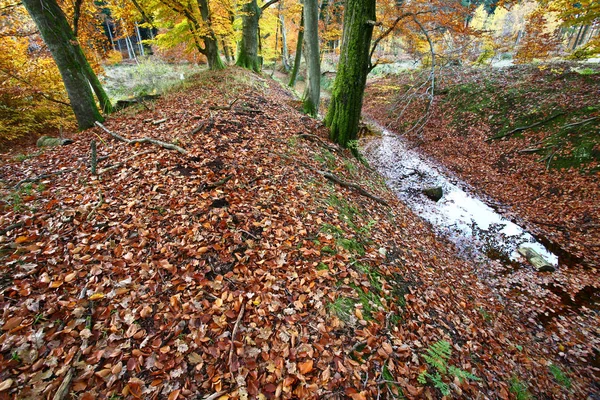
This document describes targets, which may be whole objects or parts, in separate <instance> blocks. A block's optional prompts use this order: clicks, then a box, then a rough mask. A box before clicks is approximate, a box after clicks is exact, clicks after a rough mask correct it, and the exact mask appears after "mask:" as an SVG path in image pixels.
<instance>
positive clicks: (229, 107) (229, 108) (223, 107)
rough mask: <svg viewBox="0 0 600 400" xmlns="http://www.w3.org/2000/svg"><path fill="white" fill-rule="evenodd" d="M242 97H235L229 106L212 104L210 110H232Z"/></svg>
mask: <svg viewBox="0 0 600 400" xmlns="http://www.w3.org/2000/svg"><path fill="white" fill-rule="evenodd" d="M239 100H240V99H239V98H238V99H235V100H233V101H232V102H231V103H229V105H228V106H211V107H208V109H209V110H222V111H230V110H231V109H232V108H233V106H234V105H235V103H237V102H238V101H239Z"/></svg>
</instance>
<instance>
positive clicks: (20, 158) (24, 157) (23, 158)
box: [15, 151, 42, 162]
mask: <svg viewBox="0 0 600 400" xmlns="http://www.w3.org/2000/svg"><path fill="white" fill-rule="evenodd" d="M40 154H42V152H41V151H36V152H35V153H31V154H17V155H16V156H15V161H18V162H23V161H26V160H29V159H30V158H34V157H37V156H39V155H40Z"/></svg>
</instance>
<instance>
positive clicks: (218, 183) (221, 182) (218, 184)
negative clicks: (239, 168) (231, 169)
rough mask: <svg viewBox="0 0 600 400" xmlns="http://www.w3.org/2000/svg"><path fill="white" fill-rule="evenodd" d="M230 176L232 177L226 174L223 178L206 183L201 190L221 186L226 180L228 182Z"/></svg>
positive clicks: (231, 176)
mask: <svg viewBox="0 0 600 400" xmlns="http://www.w3.org/2000/svg"><path fill="white" fill-rule="evenodd" d="M231 178H233V175H227V176H226V177H225V178H223V179H221V180H219V181H216V182H213V183H209V184H208V185H206V186H204V187H203V188H202V189H203V190H212V189H215V188H217V187H219V186H223V185H224V184H226V183H227V182H229V180H230V179H231Z"/></svg>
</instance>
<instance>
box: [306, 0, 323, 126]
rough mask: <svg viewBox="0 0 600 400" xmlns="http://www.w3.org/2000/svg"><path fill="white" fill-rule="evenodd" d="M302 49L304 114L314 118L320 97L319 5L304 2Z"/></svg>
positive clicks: (312, 0) (315, 1)
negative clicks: (305, 80)
mask: <svg viewBox="0 0 600 400" xmlns="http://www.w3.org/2000/svg"><path fill="white" fill-rule="evenodd" d="M304 27H305V32H304V48H305V55H304V57H305V58H306V65H307V67H308V82H307V85H306V91H305V92H304V99H303V107H304V112H305V113H307V114H309V115H312V116H316V115H317V113H318V112H319V100H320V95H321V55H320V53H319V3H318V0H304Z"/></svg>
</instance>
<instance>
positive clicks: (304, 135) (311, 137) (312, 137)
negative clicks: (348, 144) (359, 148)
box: [298, 133, 343, 154]
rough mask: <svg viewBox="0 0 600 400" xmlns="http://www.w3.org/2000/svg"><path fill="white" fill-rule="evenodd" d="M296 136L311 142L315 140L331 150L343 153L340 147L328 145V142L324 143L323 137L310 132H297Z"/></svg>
mask: <svg viewBox="0 0 600 400" xmlns="http://www.w3.org/2000/svg"><path fill="white" fill-rule="evenodd" d="M298 137H300V138H302V139H306V140H309V141H311V142H316V143H318V144H320V145H321V146H323V147H325V148H326V149H327V150H329V151H331V152H334V153H338V154H343V150H342V149H340V148H339V147H334V146H331V145H329V144H328V143H326V142H325V141H324V140H323V139H321V138H320V137H318V136H317V135H311V134H310V133H300V134H298Z"/></svg>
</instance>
